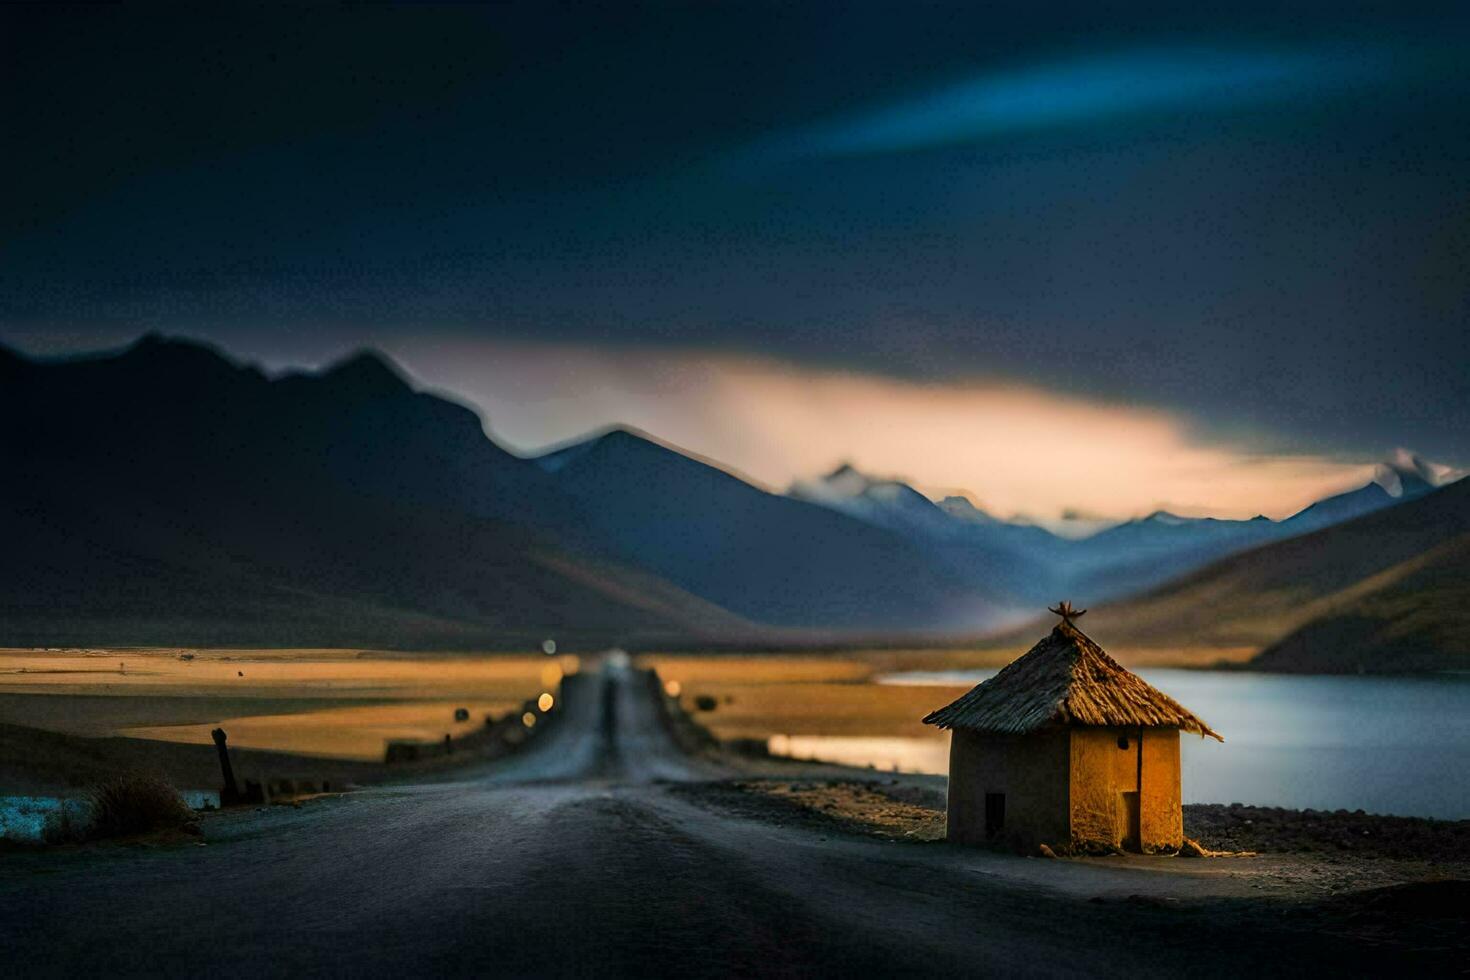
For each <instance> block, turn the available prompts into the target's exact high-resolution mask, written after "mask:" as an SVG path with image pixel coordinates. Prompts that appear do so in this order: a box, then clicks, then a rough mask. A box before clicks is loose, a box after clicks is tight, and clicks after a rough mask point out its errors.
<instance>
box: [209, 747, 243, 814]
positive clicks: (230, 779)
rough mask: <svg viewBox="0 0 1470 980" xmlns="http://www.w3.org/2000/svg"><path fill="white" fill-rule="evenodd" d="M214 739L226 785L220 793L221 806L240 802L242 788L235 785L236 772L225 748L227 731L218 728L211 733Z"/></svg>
mask: <svg viewBox="0 0 1470 980" xmlns="http://www.w3.org/2000/svg"><path fill="white" fill-rule="evenodd" d="M209 734H210V736H211V737H213V738H214V750H215V751H216V752H218V753H219V768H220V772H221V773H223V774H224V777H225V784H224V787H223V788H221V789H220V791H219V802H220V806H230V805H232V804H235V803H239V802H240V787H238V786H236V785H235V770H234V769H233V768H232V767H231V766H230V753H229V750H227V749H226V748H225V730H224V729H223V728H216V729H215V730H214V731H212V732H210V733H209Z"/></svg>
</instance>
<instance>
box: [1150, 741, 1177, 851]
mask: <svg viewBox="0 0 1470 980" xmlns="http://www.w3.org/2000/svg"><path fill="white" fill-rule="evenodd" d="M1180 792H1181V786H1180V779H1179V731H1178V729H1174V728H1146V729H1144V732H1143V787H1142V790H1141V792H1140V797H1141V801H1142V802H1141V811H1142V812H1141V815H1142V818H1143V826H1142V837H1143V850H1144V851H1145V852H1149V851H1160V850H1171V851H1172V850H1178V849H1179V845H1181V844H1183V843H1184V806H1183V801H1182V798H1181V796H1180Z"/></svg>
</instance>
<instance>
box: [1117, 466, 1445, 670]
mask: <svg viewBox="0 0 1470 980" xmlns="http://www.w3.org/2000/svg"><path fill="white" fill-rule="evenodd" d="M1088 622H1089V628H1092V629H1095V630H1097V631H1098V632H1099V634H1105V635H1107V636H1109V637H1111V638H1113V639H1115V640H1116V641H1118V642H1120V643H1128V644H1136V645H1139V646H1148V647H1175V648H1178V647H1207V648H1208V647H1216V648H1225V647H1248V648H1263V649H1262V650H1261V652H1260V654H1259V656H1257V657H1256V658H1255V660H1254V661H1253V665H1254V666H1256V667H1258V668H1261V669H1266V670H1273V671H1295V672H1310V673H1379V672H1388V673H1400V672H1410V671H1423V670H1466V669H1470V481H1460V482H1457V483H1453V484H1451V485H1449V486H1446V487H1443V488H1441V489H1439V490H1436V491H1434V492H1433V493H1424V494H1420V495H1418V496H1416V497H1414V498H1412V499H1410V500H1408V501H1407V502H1405V503H1403V504H1400V505H1399V506H1395V507H1383V508H1379V509H1377V510H1374V511H1372V512H1371V513H1368V514H1364V515H1361V516H1359V517H1356V518H1354V519H1351V520H1348V521H1343V522H1341V523H1338V524H1332V525H1329V526H1327V527H1324V528H1321V529H1320V530H1317V531H1314V532H1312V533H1309V534H1305V535H1301V536H1298V537H1294V538H1290V539H1287V540H1282V541H1275V542H1272V543H1270V544H1267V545H1263V546H1262V547H1259V548H1253V549H1251V550H1248V551H1245V552H1242V553H1240V554H1237V555H1233V556H1231V557H1229V558H1226V559H1224V560H1222V561H1218V562H1215V563H1213V564H1211V565H1208V566H1206V567H1204V568H1201V569H1199V570H1197V571H1195V572H1193V573H1191V574H1189V575H1187V576H1185V577H1183V578H1181V579H1179V580H1177V581H1175V582H1172V583H1170V584H1168V585H1166V586H1164V587H1162V588H1160V589H1157V590H1154V591H1152V592H1150V593H1147V594H1145V595H1142V596H1139V597H1135V598H1132V599H1129V600H1127V601H1124V602H1121V603H1116V604H1113V605H1111V606H1107V607H1104V608H1101V609H1098V610H1095V611H1094V612H1093V613H1092V614H1091V616H1090V617H1089V620H1088Z"/></svg>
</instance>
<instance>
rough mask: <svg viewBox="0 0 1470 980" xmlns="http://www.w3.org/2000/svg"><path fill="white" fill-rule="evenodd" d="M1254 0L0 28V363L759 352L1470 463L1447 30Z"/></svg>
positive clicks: (247, 16) (1468, 108)
mask: <svg viewBox="0 0 1470 980" xmlns="http://www.w3.org/2000/svg"><path fill="white" fill-rule="evenodd" d="M1281 6H1282V5H1281V4H1277V3H1272V4H1260V5H1251V4H1239V3H1233V4H1228V5H1224V4H1222V5H1217V6H1211V5H1199V4H1178V3H1169V4H1158V5H1141V4H1140V5H1133V6H1132V7H1127V6H1125V5H1099V4H1094V3H1087V4H1076V5H1072V6H1070V8H1069V6H1068V5H1053V4H1036V3H1027V4H1017V5H1009V6H990V7H984V8H983V9H982V6H981V5H974V4H953V5H944V4H936V5H929V4H912V3H905V4H892V5H873V4H858V5H855V6H854V5H846V4H843V5H839V4H820V5H817V4H813V5H804V6H796V5H792V4H785V3H783V4H772V5H719V6H708V5H699V6H698V7H695V6H693V5H691V6H689V7H686V8H680V7H674V6H669V7H658V8H643V9H640V10H632V9H611V8H596V9H591V10H588V9H580V8H574V7H556V6H552V5H549V4H533V5H526V6H513V5H512V6H502V7H496V8H493V9H483V8H473V7H454V8H447V9H428V8H380V7H367V8H325V7H323V8H316V9H311V10H296V11H290V12H285V11H282V12H277V13H272V14H267V15H263V14H260V13H250V12H246V11H242V10H237V11H232V12H228V13H223V12H217V11H212V10H211V11H204V12H198V13H194V14H181V13H179V12H177V11H175V12H172V13H167V14H165V13H156V14H154V13H149V12H148V11H146V10H140V9H139V8H134V7H129V8H127V9H113V8H80V9H75V10H61V9H57V8H44V9H43V8H35V7H9V8H5V9H4V10H3V12H0V37H3V40H0V45H3V47H0V73H3V75H0V105H3V114H4V120H5V126H6V134H7V135H6V140H5V152H4V153H3V154H0V170H3V188H4V190H3V192H0V193H3V194H4V201H3V207H0V342H8V343H11V344H14V345H16V346H19V347H21V348H22V349H32V350H63V349H70V348H76V347H90V346H96V345H98V344H107V343H114V342H117V341H120V340H123V339H126V338H128V337H130V336H132V335H135V334H137V333H139V332H141V331H144V330H148V329H161V330H164V331H166V332H172V333H183V334H189V335H194V336H201V337H206V338H212V339H215V340H217V341H219V342H221V343H224V344H226V345H227V346H229V347H231V348H232V349H236V350H239V351H242V352H246V353H249V354H251V355H253V356H259V357H264V358H266V359H267V360H270V361H275V362H280V363H285V362H290V361H293V360H295V361H308V362H309V361H315V360H319V359H321V358H323V357H326V356H330V355H331V354H332V353H333V352H336V351H340V350H345V349H347V348H350V347H353V346H357V345H358V344H360V343H363V342H365V341H372V342H377V343H382V342H384V340H385V338H388V339H390V340H391V341H392V343H391V344H390V346H396V347H398V348H400V349H411V347H412V344H413V342H414V338H416V337H429V336H432V337H433V338H435V339H434V343H436V344H440V345H443V344H444V343H446V342H450V343H452V338H454V337H463V338H465V339H467V340H473V341H476V342H482V341H485V340H495V339H500V340H505V341H508V342H516V343H520V342H525V341H535V342H548V343H562V344H572V345H577V346H582V347H585V346H592V347H619V348H630V347H631V348H644V347H667V348H674V349H677V350H683V351H688V350H694V351H709V352H711V353H712V354H721V355H724V354H729V353H736V354H747V353H754V354H759V355H761V356H767V357H772V358H776V359H782V360H789V361H793V362H798V363H800V364H803V365H806V366H809V367H819V368H826V367H837V368H846V369H855V370H860V371H867V372H880V373H889V374H893V375H897V376H900V377H903V378H906V379H915V378H917V379H934V380H939V381H945V382H952V381H956V380H958V381H963V380H965V379H971V378H974V379H984V380H990V381H994V380H997V379H1001V380H1010V379H1014V380H1017V381H1022V382H1025V383H1028V384H1032V385H1037V386H1040V387H1042V388H1045V389H1051V390H1057V391H1069V392H1076V393H1081V394H1084V395H1087V396H1090V397H1096V398H1099V399H1103V400H1110V401H1118V402H1126V403H1129V404H1136V405H1142V406H1154V407H1159V408H1163V409H1166V410H1170V411H1174V412H1178V413H1181V414H1182V415H1184V416H1185V417H1187V418H1188V419H1190V420H1191V422H1192V424H1194V425H1196V426H1198V427H1199V428H1200V430H1201V432H1202V433H1205V434H1208V435H1209V436H1211V437H1221V436H1228V437H1239V436H1241V434H1246V435H1248V436H1249V437H1250V438H1251V439H1254V440H1255V441H1256V442H1257V443H1258V444H1260V445H1262V446H1268V447H1274V448H1282V449H1298V450H1311V451H1324V452H1329V453H1343V454H1349V455H1352V454H1359V455H1361V454H1376V453H1378V452H1380V451H1382V450H1384V449H1386V448H1389V447H1391V446H1395V445H1408V446H1412V447H1414V448H1417V449H1419V450H1421V451H1423V452H1425V453H1427V454H1429V455H1431V456H1437V457H1441V458H1445V459H1447V460H1448V461H1450V462H1455V463H1460V464H1464V463H1467V462H1470V435H1467V430H1470V426H1467V425H1466V422H1467V420H1470V370H1467V368H1470V339H1467V338H1470V329H1467V328H1470V81H1467V79H1470V74H1467V73H1466V71H1465V70H1464V65H1465V64H1466V62H1467V55H1470V33H1467V28H1470V18H1467V16H1466V15H1465V14H1464V13H1463V11H1465V10H1466V9H1467V8H1466V7H1465V6H1464V5H1463V4H1462V5H1447V6H1445V7H1442V8H1431V7H1418V8H1414V9H1409V8H1406V6H1405V5H1403V4H1382V5H1376V6H1373V5H1356V4H1341V3H1334V4H1325V3H1324V4H1292V5H1290V7H1291V10H1290V12H1287V13H1281V12H1279V11H1278V8H1279V7H1281ZM1457 7H1458V10H1460V11H1462V12H1461V13H1457V12H1456V10H1457ZM445 338H450V340H449V341H446V339H445Z"/></svg>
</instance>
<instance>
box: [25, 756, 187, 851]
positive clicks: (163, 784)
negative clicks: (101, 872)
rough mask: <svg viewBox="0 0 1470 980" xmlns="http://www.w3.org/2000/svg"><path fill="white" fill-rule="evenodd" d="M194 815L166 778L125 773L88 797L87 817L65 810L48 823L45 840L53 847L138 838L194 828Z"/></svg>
mask: <svg viewBox="0 0 1470 980" xmlns="http://www.w3.org/2000/svg"><path fill="white" fill-rule="evenodd" d="M194 819H195V818H194V812H193V811H192V810H190V809H189V807H188V805H187V804H186V803H185V802H184V800H183V797H181V796H179V794H178V791H177V790H175V789H174V788H173V786H172V785H171V784H170V783H169V782H168V781H167V780H166V779H164V778H163V777H162V776H155V775H151V774H147V773H125V774H123V775H120V776H114V777H113V778H111V779H108V780H106V781H104V782H102V783H100V784H98V785H97V786H95V787H93V788H92V790H91V792H90V793H89V794H88V795H87V815H86V816H85V817H84V818H83V817H77V816H73V815H72V813H71V811H69V810H65V809H64V810H61V811H60V812H58V813H57V814H56V815H55V817H54V818H53V819H52V820H50V821H48V822H47V826H46V831H45V838H46V841H47V843H51V844H69V843H80V842H82V841H88V840H107V839H111V838H116V837H136V836H138V835H140V834H152V833H158V832H160V831H171V830H172V831H177V830H184V829H186V828H189V827H191V826H193V824H194Z"/></svg>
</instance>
